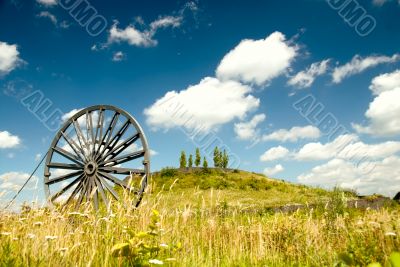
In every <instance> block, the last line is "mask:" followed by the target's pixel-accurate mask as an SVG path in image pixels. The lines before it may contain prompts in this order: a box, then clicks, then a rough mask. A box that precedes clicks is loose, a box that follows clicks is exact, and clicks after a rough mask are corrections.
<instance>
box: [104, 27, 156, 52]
mask: <svg viewBox="0 0 400 267" xmlns="http://www.w3.org/2000/svg"><path fill="white" fill-rule="evenodd" d="M152 38H153V36H152V35H151V34H150V32H141V31H140V30H138V29H136V28H135V26H133V25H129V26H127V27H126V28H125V29H119V28H118V27H117V23H115V24H114V25H113V26H112V27H111V29H110V32H109V36H108V43H109V44H111V43H120V42H127V43H128V44H130V45H133V46H144V47H149V46H154V45H156V44H157V41H156V40H153V39H152Z"/></svg>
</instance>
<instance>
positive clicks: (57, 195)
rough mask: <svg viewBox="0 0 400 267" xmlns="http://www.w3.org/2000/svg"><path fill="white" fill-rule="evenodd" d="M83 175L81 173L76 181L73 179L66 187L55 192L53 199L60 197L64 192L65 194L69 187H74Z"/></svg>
mask: <svg viewBox="0 0 400 267" xmlns="http://www.w3.org/2000/svg"><path fill="white" fill-rule="evenodd" d="M82 176H83V174H82V175H80V176H79V177H78V178H76V179H75V180H74V181H72V182H71V183H70V184H69V185H67V186H66V187H64V188H62V189H61V190H60V191H58V192H57V193H56V194H54V195H53V196H52V197H51V201H54V200H56V199H57V198H58V197H60V196H61V195H62V194H64V193H65V192H66V191H67V190H68V189H70V188H71V187H73V186H74V185H75V184H76V183H78V182H79V181H80V180H81V179H82Z"/></svg>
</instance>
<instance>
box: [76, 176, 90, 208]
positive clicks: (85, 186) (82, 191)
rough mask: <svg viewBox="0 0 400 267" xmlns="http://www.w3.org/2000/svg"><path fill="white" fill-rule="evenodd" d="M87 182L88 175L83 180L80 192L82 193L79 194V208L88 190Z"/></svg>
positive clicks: (77, 204)
mask: <svg viewBox="0 0 400 267" xmlns="http://www.w3.org/2000/svg"><path fill="white" fill-rule="evenodd" d="M87 183H88V179H87V177H86V176H84V180H83V183H82V189H81V192H80V194H79V198H78V201H77V202H76V205H75V206H76V208H78V207H79V205H80V204H81V203H82V201H83V198H84V196H85V194H86V190H87Z"/></svg>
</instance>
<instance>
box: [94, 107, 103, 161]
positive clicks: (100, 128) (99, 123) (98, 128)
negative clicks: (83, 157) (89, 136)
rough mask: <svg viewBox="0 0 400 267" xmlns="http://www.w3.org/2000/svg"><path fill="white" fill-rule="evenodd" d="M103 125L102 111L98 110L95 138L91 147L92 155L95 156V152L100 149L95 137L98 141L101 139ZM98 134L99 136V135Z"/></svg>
mask: <svg viewBox="0 0 400 267" xmlns="http://www.w3.org/2000/svg"><path fill="white" fill-rule="evenodd" d="M103 124H104V110H103V109H100V111H99V118H98V120H97V127H96V136H95V138H94V139H95V146H94V147H93V151H92V154H93V155H96V154H97V150H98V149H100V140H99V141H97V137H99V139H101V137H102V135H103ZM99 132H100V135H99ZM96 144H97V145H98V147H97V149H96Z"/></svg>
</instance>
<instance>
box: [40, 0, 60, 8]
mask: <svg viewBox="0 0 400 267" xmlns="http://www.w3.org/2000/svg"><path fill="white" fill-rule="evenodd" d="M36 2H38V3H39V4H41V5H44V6H47V7H50V6H55V5H57V1H56V0H36Z"/></svg>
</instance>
